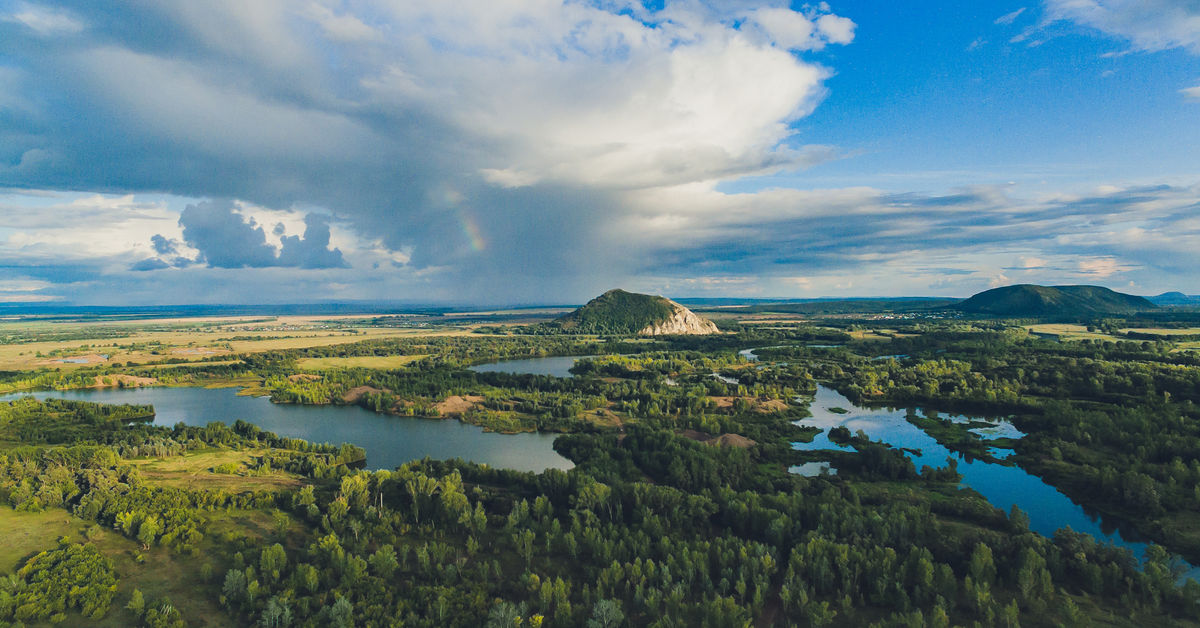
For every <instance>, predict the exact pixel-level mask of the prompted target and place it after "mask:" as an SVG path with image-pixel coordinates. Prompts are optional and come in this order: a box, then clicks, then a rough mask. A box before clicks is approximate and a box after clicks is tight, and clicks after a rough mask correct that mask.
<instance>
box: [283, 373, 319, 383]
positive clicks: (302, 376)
mask: <svg viewBox="0 0 1200 628" xmlns="http://www.w3.org/2000/svg"><path fill="white" fill-rule="evenodd" d="M321 379H322V377H321V376H320V375H313V374H312V373H296V374H295V375H288V381H290V382H319V381H321Z"/></svg>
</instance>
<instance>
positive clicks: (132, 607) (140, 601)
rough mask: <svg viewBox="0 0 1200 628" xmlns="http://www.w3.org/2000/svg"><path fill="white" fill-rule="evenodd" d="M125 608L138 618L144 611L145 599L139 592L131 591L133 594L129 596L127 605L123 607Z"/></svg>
mask: <svg viewBox="0 0 1200 628" xmlns="http://www.w3.org/2000/svg"><path fill="white" fill-rule="evenodd" d="M125 608H127V609H129V612H131V613H133V614H134V615H136V616H138V617H141V616H142V613H144V612H145V611H146V598H145V597H144V596H143V595H142V592H141V590H139V589H134V590H133V593H132V594H131V595H130V596H129V603H128V604H126V605H125Z"/></svg>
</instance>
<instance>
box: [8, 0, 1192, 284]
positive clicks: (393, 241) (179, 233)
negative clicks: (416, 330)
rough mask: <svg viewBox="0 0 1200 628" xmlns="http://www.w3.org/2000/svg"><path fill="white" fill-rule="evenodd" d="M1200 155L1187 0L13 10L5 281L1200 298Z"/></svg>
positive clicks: (539, 0) (346, 2) (475, 0)
mask: <svg viewBox="0 0 1200 628" xmlns="http://www.w3.org/2000/svg"><path fill="white" fill-rule="evenodd" d="M422 4H428V6H421V5H422ZM443 4H445V6H443ZM1197 146H1200V5H1198V4H1197V3H1196V2H1195V1H1194V0H1138V1H1133V0H1043V1H1042V2H994V3H963V2H928V3H921V4H920V5H912V4H910V3H895V2H868V1H864V0H853V1H852V0H846V1H842V2H829V3H819V4H818V3H811V4H801V3H792V4H791V5H788V4H786V3H780V2H769V1H767V2H753V1H749V0H730V1H728V2H716V1H713V0H708V1H705V0H684V1H679V2H670V1H669V2H665V3H657V4H647V5H642V4H629V3H627V2H622V1H620V0H603V1H600V0H597V1H594V2H586V1H581V2H566V3H557V2H548V1H543V0H506V1H504V2H497V1H494V0H491V1H488V0H463V2H459V3H432V4H430V3H406V2H382V1H380V2H360V1H355V0H336V1H335V0H328V1H327V0H313V1H312V2H306V3H296V2H285V1H283V0H262V1H261V2H255V3H241V2H233V1H228V2H225V1H213V2H197V3H174V2H145V3H139V4H137V5H136V6H131V5H117V6H110V5H96V6H92V5H79V4H78V3H62V4H57V3H52V2H33V1H24V0H21V1H13V0H0V302H59V303H77V304H109V305H111V304H174V303H195V302H200V303H257V302H266V303H283V302H301V301H318V300H352V299H387V300H412V301H422V302H454V303H470V302H474V303H480V304H485V303H518V302H527V303H528V302H566V301H581V300H584V299H586V298H588V297H590V296H593V295H594V294H596V293H598V292H600V291H602V290H604V289H607V288H610V287H614V286H621V287H625V288H628V289H633V290H642V291H649V292H657V293H662V294H667V295H670V296H677V297H683V296H751V297H753V296H760V297H767V296H771V297H780V296H783V297H813V296H839V295H847V296H848V295H953V296H965V295H969V294H971V293H973V292H976V291H979V290H982V289H986V288H988V287H993V286H996V285H1003V284H1006V283H1017V282H1036V283H1052V284H1062V283H1092V284H1101V285H1107V286H1109V287H1112V288H1115V289H1120V290H1125V291H1129V292H1134V293H1139V294H1154V293H1158V292H1162V291H1166V290H1175V289H1178V290H1184V291H1186V292H1191V293H1200V285H1198V284H1200V274H1198V273H1197V271H1196V270H1195V269H1197V268H1200V263H1198V262H1200V259H1198V258H1200V253H1198V251H1200V211H1198V210H1200V150H1198V149H1197V148H1196V147H1197Z"/></svg>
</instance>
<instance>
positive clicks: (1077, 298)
mask: <svg viewBox="0 0 1200 628" xmlns="http://www.w3.org/2000/svg"><path fill="white" fill-rule="evenodd" d="M1156 307H1157V306H1155V305H1154V304H1153V303H1151V302H1150V301H1148V300H1146V299H1144V298H1142V297H1139V296H1134V295H1132V294H1125V293H1122V292H1115V291H1113V290H1109V289H1108V288H1103V287H1100V286H1035V285H1032V284H1021V285H1016V286H1004V287H1003V288H994V289H992V290H986V291H984V292H980V293H979V294H977V295H975V296H973V297H971V298H969V299H967V300H966V301H962V302H961V303H956V304H954V305H951V306H947V309H954V310H958V311H961V312H967V313H970V314H993V315H998V316H1080V315H1090V314H1131V313H1134V312H1140V311H1144V310H1153V309H1156Z"/></svg>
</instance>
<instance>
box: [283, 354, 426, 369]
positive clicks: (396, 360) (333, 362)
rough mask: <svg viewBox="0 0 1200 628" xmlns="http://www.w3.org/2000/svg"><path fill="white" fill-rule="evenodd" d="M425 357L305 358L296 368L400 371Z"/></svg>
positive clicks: (362, 356)
mask: <svg viewBox="0 0 1200 628" xmlns="http://www.w3.org/2000/svg"><path fill="white" fill-rule="evenodd" d="M424 357H427V356H424V355H360V356H352V357H346V358H304V359H302V360H300V361H299V362H297V363H296V366H298V367H300V368H301V369H305V370H318V369H337V368H365V369H398V368H400V367H402V366H404V365H406V364H411V363H412V362H416V361H417V360H420V359H421V358H424Z"/></svg>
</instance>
